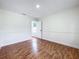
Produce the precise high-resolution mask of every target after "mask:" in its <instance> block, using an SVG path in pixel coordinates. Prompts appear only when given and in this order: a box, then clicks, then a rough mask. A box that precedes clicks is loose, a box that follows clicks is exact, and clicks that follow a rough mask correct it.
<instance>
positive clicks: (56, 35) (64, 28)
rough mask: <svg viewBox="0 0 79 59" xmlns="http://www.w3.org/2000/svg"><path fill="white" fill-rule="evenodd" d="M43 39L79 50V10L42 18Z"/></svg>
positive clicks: (69, 10) (74, 9)
mask: <svg viewBox="0 0 79 59" xmlns="http://www.w3.org/2000/svg"><path fill="white" fill-rule="evenodd" d="M41 20H42V21H43V38H44V39H47V40H49V41H53V42H57V43H61V44H65V45H68V46H72V47H76V48H79V8H72V9H68V10H64V11H61V12H58V13H54V14H52V15H50V16H46V17H43V18H41Z"/></svg>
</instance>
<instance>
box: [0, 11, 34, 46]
mask: <svg viewBox="0 0 79 59" xmlns="http://www.w3.org/2000/svg"><path fill="white" fill-rule="evenodd" d="M32 19H33V18H32V17H30V16H23V15H20V14H17V13H13V12H9V11H5V10H0V46H5V45H9V44H13V43H16V42H20V41H24V40H26V39H27V38H29V37H30V36H31V24H30V23H31V20H32Z"/></svg>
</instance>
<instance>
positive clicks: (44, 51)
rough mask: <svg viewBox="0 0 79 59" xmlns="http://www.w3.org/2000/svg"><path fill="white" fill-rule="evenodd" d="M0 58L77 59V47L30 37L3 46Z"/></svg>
mask: <svg viewBox="0 0 79 59" xmlns="http://www.w3.org/2000/svg"><path fill="white" fill-rule="evenodd" d="M0 59H79V49H75V48H72V47H68V46H64V45H61V44H57V43H53V42H49V41H46V40H42V39H37V38H32V39H30V40H27V41H25V42H21V43H17V44H12V45H8V46H6V47H3V48H2V49H1V50H0Z"/></svg>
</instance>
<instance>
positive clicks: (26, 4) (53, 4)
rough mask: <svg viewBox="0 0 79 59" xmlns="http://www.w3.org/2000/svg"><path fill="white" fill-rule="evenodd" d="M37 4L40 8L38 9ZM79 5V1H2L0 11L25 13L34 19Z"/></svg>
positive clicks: (0, 1) (0, 0)
mask: <svg viewBox="0 0 79 59" xmlns="http://www.w3.org/2000/svg"><path fill="white" fill-rule="evenodd" d="M36 4H39V5H40V8H38V9H37V8H36ZM78 5H79V0H0V9H5V10H8V11H12V12H17V13H21V14H22V13H24V14H27V15H30V16H33V17H42V16H47V15H49V14H51V13H54V12H57V11H60V10H63V9H66V8H72V7H75V6H78Z"/></svg>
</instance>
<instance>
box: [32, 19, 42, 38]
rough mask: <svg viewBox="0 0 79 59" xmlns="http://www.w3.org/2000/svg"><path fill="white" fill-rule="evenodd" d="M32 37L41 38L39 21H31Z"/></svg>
mask: <svg viewBox="0 0 79 59" xmlns="http://www.w3.org/2000/svg"><path fill="white" fill-rule="evenodd" d="M32 36H34V37H38V38H42V21H41V20H39V19H35V20H32Z"/></svg>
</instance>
